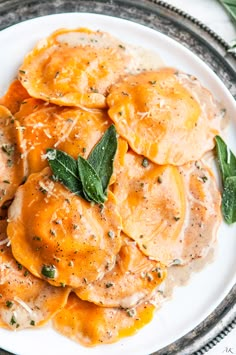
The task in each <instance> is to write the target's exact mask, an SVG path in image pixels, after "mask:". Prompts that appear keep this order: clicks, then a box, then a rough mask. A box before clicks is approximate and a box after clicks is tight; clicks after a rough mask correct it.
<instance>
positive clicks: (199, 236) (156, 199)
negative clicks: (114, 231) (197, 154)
mask: <svg viewBox="0 0 236 355" xmlns="http://www.w3.org/2000/svg"><path fill="white" fill-rule="evenodd" d="M113 186H114V190H113V191H114V194H115V196H116V198H117V203H118V205H119V211H120V214H121V217H122V221H123V231H124V232H125V233H126V234H127V235H128V236H129V237H130V238H132V239H134V240H135V241H136V243H137V244H138V245H139V247H140V249H141V250H142V252H143V253H144V254H145V255H147V256H150V257H152V258H154V259H155V260H159V261H160V262H161V263H163V264H165V265H171V264H172V263H175V262H177V261H178V262H179V263H182V264H185V263H187V262H189V261H190V260H191V259H194V258H198V257H200V256H203V255H204V254H205V253H206V252H207V251H208V250H209V248H210V247H211V246H212V244H213V242H214V240H215V237H216V232H217V230H218V227H219V223H220V221H221V213H220V203H221V198H220V193H219V191H218V189H217V186H216V183H215V180H214V178H213V174H212V173H211V172H210V170H209V169H207V168H206V167H204V165H203V164H202V163H201V162H197V163H189V164H187V165H185V166H182V167H179V168H177V167H175V166H170V165H165V166H158V165H156V164H154V163H152V162H149V161H147V160H146V158H143V157H141V156H138V155H137V154H135V153H133V152H128V153H127V154H126V156H125V164H124V166H123V170H122V169H121V172H120V174H118V177H117V181H116V182H115V184H114V185H113Z"/></svg>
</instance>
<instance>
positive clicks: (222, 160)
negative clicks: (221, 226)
mask: <svg viewBox="0 0 236 355" xmlns="http://www.w3.org/2000/svg"><path fill="white" fill-rule="evenodd" d="M215 140H216V151H217V155H218V162H219V166H220V171H221V174H222V183H223V195H222V213H223V216H224V219H225V221H226V223H228V224H231V223H234V222H236V157H235V155H234V154H233V153H232V152H231V150H230V149H229V148H228V147H227V145H226V144H225V142H224V141H223V139H222V138H221V137H219V136H216V138H215Z"/></svg>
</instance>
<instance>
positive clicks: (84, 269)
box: [7, 168, 121, 287]
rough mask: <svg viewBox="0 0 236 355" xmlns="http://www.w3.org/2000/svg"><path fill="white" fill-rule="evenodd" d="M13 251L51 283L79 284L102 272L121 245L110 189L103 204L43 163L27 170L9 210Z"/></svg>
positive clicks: (9, 235)
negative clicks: (80, 192) (60, 178)
mask: <svg viewBox="0 0 236 355" xmlns="http://www.w3.org/2000/svg"><path fill="white" fill-rule="evenodd" d="M8 216H9V224H8V229H7V234H8V237H9V239H10V240H11V245H12V252H13V255H14V257H15V258H16V259H17V260H18V261H19V262H20V263H21V264H22V265H24V266H25V267H26V268H27V269H28V270H29V271H30V272H31V273H32V274H34V275H35V276H37V277H41V278H44V279H45V280H47V281H48V282H50V283H51V284H53V285H56V286H60V285H68V286H71V287H79V286H82V285H83V284H85V283H90V282H92V281H94V280H96V279H98V278H101V277H102V276H103V275H104V273H105V272H107V271H109V270H110V269H111V268H112V267H113V265H114V262H115V257H116V255H117V253H118V252H119V250H120V247H121V237H120V230H121V218H120V215H119V213H118V212H117V208H116V200H115V198H114V196H113V194H112V193H109V194H108V200H107V201H106V203H105V204H104V208H101V206H99V205H93V204H91V203H89V202H87V201H85V200H84V199H82V198H81V197H79V196H76V195H75V194H73V193H71V192H70V191H69V190H68V189H66V188H65V187H64V186H63V185H62V184H61V183H59V182H55V181H53V180H52V173H51V170H50V169H49V168H45V169H44V170H43V171H42V172H40V173H35V174H31V175H30V177H29V178H28V180H27V181H26V183H25V184H24V185H23V186H21V187H20V188H19V189H18V190H17V192H16V195H15V199H14V201H13V203H12V205H11V206H10V208H9V212H8Z"/></svg>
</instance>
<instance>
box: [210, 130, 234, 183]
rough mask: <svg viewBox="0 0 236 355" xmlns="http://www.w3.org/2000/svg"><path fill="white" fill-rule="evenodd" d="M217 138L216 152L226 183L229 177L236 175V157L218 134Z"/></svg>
mask: <svg viewBox="0 0 236 355" xmlns="http://www.w3.org/2000/svg"><path fill="white" fill-rule="evenodd" d="M215 140H216V152H217V156H218V162H219V167H220V171H221V174H222V180H223V185H224V183H225V180H226V179H227V177H230V176H236V157H235V155H234V154H233V153H232V152H231V150H230V149H229V148H228V147H227V145H226V143H225V142H224V141H223V139H222V138H221V137H220V136H216V137H215Z"/></svg>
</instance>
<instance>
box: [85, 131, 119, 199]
mask: <svg viewBox="0 0 236 355" xmlns="http://www.w3.org/2000/svg"><path fill="white" fill-rule="evenodd" d="M116 151H117V134H116V129H115V126H114V125H111V126H110V127H109V128H108V129H107V130H106V132H105V133H104V135H103V136H102V138H101V139H100V141H99V142H98V143H97V144H96V145H95V147H94V148H93V150H92V151H91V153H90V155H89V157H88V162H89V163H90V165H92V167H93V168H94V170H95V171H96V172H97V174H98V176H99V177H100V179H101V182H102V188H103V192H104V193H106V190H107V187H108V185H109V181H110V178H111V175H112V173H113V161H114V158H115V154H116Z"/></svg>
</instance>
